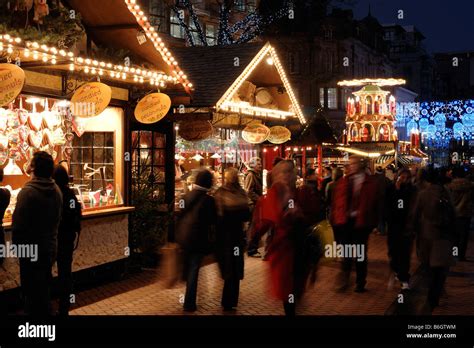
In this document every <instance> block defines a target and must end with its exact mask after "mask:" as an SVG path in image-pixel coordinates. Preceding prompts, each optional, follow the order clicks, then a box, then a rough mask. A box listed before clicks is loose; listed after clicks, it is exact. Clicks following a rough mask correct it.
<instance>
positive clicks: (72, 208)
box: [53, 165, 82, 316]
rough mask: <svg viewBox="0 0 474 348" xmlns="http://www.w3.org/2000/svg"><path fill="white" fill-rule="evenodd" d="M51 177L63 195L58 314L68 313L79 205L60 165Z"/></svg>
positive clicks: (60, 229)
mask: <svg viewBox="0 0 474 348" xmlns="http://www.w3.org/2000/svg"><path fill="white" fill-rule="evenodd" d="M53 179H54V181H55V182H56V185H58V187H59V189H60V190H61V193H62V195H63V208H62V216H61V221H60V223H59V228H58V250H57V265H58V280H59V289H60V295H59V315H60V316H67V315H69V307H70V305H71V299H70V297H71V294H72V284H73V282H72V256H73V253H74V249H75V248H76V246H77V243H78V242H79V234H80V232H81V215H82V213H81V205H80V203H79V201H78V200H77V198H76V195H75V194H74V192H73V191H72V190H71V188H70V187H69V174H68V172H67V169H66V168H65V167H64V166H62V165H57V166H56V168H55V169H54V173H53Z"/></svg>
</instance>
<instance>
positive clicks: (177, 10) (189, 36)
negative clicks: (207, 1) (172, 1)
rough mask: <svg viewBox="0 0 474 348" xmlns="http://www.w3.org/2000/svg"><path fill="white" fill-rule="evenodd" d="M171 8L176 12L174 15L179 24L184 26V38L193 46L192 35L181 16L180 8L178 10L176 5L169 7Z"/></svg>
mask: <svg viewBox="0 0 474 348" xmlns="http://www.w3.org/2000/svg"><path fill="white" fill-rule="evenodd" d="M171 9H172V10H173V12H174V13H175V14H176V17H177V18H178V21H179V24H180V25H181V26H182V27H183V28H184V32H185V34H186V40H188V42H189V44H190V45H191V46H195V44H194V39H193V36H192V35H191V32H190V30H189V26H188V25H187V24H186V22H185V21H184V18H181V12H180V11H182V10H180V9H179V8H178V7H177V6H173V7H171Z"/></svg>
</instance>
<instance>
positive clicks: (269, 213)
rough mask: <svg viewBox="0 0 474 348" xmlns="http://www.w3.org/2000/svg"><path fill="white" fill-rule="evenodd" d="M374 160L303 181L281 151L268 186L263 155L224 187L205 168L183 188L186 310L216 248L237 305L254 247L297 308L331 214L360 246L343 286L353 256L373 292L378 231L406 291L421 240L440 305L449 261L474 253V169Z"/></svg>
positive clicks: (226, 299)
mask: <svg viewBox="0 0 474 348" xmlns="http://www.w3.org/2000/svg"><path fill="white" fill-rule="evenodd" d="M368 164H369V163H368V161H367V160H366V159H364V158H360V157H357V156H352V157H350V160H349V163H348V164H346V165H345V166H344V167H343V168H339V167H338V166H336V165H332V166H329V167H326V168H324V175H323V177H321V178H317V177H316V173H315V171H314V170H308V171H307V173H308V175H307V177H306V178H305V180H304V183H303V184H299V183H297V181H298V180H297V175H296V173H297V171H296V167H295V164H294V162H293V161H292V160H288V159H282V158H276V159H275V161H274V163H273V168H272V169H271V170H270V171H268V174H267V180H266V181H267V190H266V193H265V194H264V193H263V185H262V182H263V180H262V162H261V160H260V159H259V158H253V159H252V160H251V161H250V163H249V167H250V170H249V171H248V173H247V174H246V176H245V179H244V181H243V187H242V186H241V185H240V183H239V179H238V174H239V173H238V171H237V169H235V168H229V169H227V170H226V171H225V183H224V184H223V186H222V187H220V188H218V189H217V191H216V190H215V188H213V176H212V174H211V173H210V172H209V171H208V170H206V169H201V170H200V171H199V173H198V174H197V177H196V181H195V184H194V189H193V190H192V191H191V192H188V193H187V194H186V195H185V196H184V202H185V204H184V207H183V209H182V211H181V213H180V215H179V217H178V222H177V228H176V237H177V241H178V243H179V244H181V246H182V248H183V249H184V251H185V254H186V261H185V266H186V267H185V280H186V295H185V302H184V310H185V311H195V310H196V309H197V303H196V293H197V282H198V273H199V268H200V264H201V261H202V259H203V258H204V257H205V256H206V255H207V254H209V253H214V254H215V256H216V259H217V261H218V264H219V267H220V270H221V275H222V278H223V279H224V288H223V292H222V307H223V309H224V310H225V311H230V310H235V308H236V307H237V305H238V298H239V284H240V281H241V280H242V279H243V277H244V254H245V253H247V255H248V256H249V257H261V258H262V260H265V261H268V267H269V280H270V284H269V285H270V286H269V288H270V289H271V292H272V295H273V297H274V298H276V299H278V300H280V301H281V302H282V304H283V309H284V311H285V314H286V315H295V313H296V308H297V303H298V302H299V299H300V298H301V296H302V295H303V293H304V291H305V288H306V286H307V285H308V283H309V282H311V281H314V279H315V272H316V270H317V263H318V260H319V258H320V257H321V256H322V250H324V248H325V245H322V244H321V243H320V244H319V245H318V238H317V236H315V232H314V231H316V230H317V228H315V227H316V226H318V224H320V223H321V222H323V221H329V222H330V226H331V228H332V233H333V237H334V240H335V242H336V245H341V246H342V247H343V248H342V250H343V251H345V252H347V251H351V252H350V253H347V254H343V255H342V258H340V259H341V260H340V261H341V262H340V264H341V266H340V271H339V275H338V277H337V283H336V284H335V291H338V292H345V291H347V290H348V289H349V288H350V282H349V280H350V273H351V270H352V268H353V265H354V263H355V272H356V284H355V288H354V291H355V292H358V293H363V292H366V291H367V286H366V285H367V265H368V247H369V239H370V238H369V237H370V235H371V234H372V233H377V234H381V235H386V239H387V244H388V245H387V250H388V255H387V257H388V259H389V265H390V275H389V276H388V286H389V288H390V287H393V285H394V283H395V280H396V279H397V280H398V281H399V283H400V290H401V291H409V290H410V269H412V268H411V265H412V264H413V262H414V260H412V254H413V249H414V248H416V254H417V257H418V260H419V263H420V267H421V268H422V269H424V270H426V272H427V274H428V275H429V279H430V280H429V284H430V285H429V293H428V296H427V299H426V305H427V306H429V308H430V309H431V310H432V309H434V308H435V307H436V306H438V304H439V299H440V296H441V293H442V291H443V288H444V284H445V280H446V277H447V274H448V270H449V267H450V266H452V265H453V264H454V263H455V262H456V261H458V262H462V261H465V259H466V250H467V244H468V241H469V231H470V223H471V217H472V212H473V201H474V176H473V173H472V172H471V171H470V170H471V168H469V167H460V166H459V167H453V168H450V169H449V170H444V169H435V168H433V167H425V168H417V167H413V168H401V169H399V170H395V168H392V167H389V168H386V169H383V168H381V167H376V168H375V170H374V172H373V173H372V172H371V170H370V169H369V165H368ZM264 236H266V238H265V239H264V242H263V247H261V248H260V250H262V251H263V252H259V246H261V244H262V242H261V240H262V239H263V237H264ZM319 241H321V239H319ZM355 250H357V251H360V252H359V253H358V254H357V253H355V252H354V251H355ZM318 253H319V254H318ZM338 256H341V255H338Z"/></svg>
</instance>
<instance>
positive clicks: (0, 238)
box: [0, 168, 11, 266]
mask: <svg viewBox="0 0 474 348" xmlns="http://www.w3.org/2000/svg"><path fill="white" fill-rule="evenodd" d="M2 181H3V168H0V182H2ZM10 197H11V194H10V191H8V190H7V189H6V188H0V245H5V234H4V231H3V216H4V215H5V210H7V208H8V205H9V204H10ZM2 264H3V257H2V256H0V266H1V265H2Z"/></svg>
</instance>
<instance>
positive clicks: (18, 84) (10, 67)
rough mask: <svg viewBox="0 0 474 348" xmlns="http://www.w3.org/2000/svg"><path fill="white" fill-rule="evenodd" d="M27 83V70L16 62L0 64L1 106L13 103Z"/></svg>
mask: <svg viewBox="0 0 474 348" xmlns="http://www.w3.org/2000/svg"><path fill="white" fill-rule="evenodd" d="M24 83H25V72H24V71H23V69H21V68H20V67H19V66H18V65H16V64H10V63H3V64H0V106H4V105H7V104H9V103H11V102H12V101H13V100H15V98H16V97H17V96H18V94H20V92H21V90H22V89H23V85H24Z"/></svg>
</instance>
